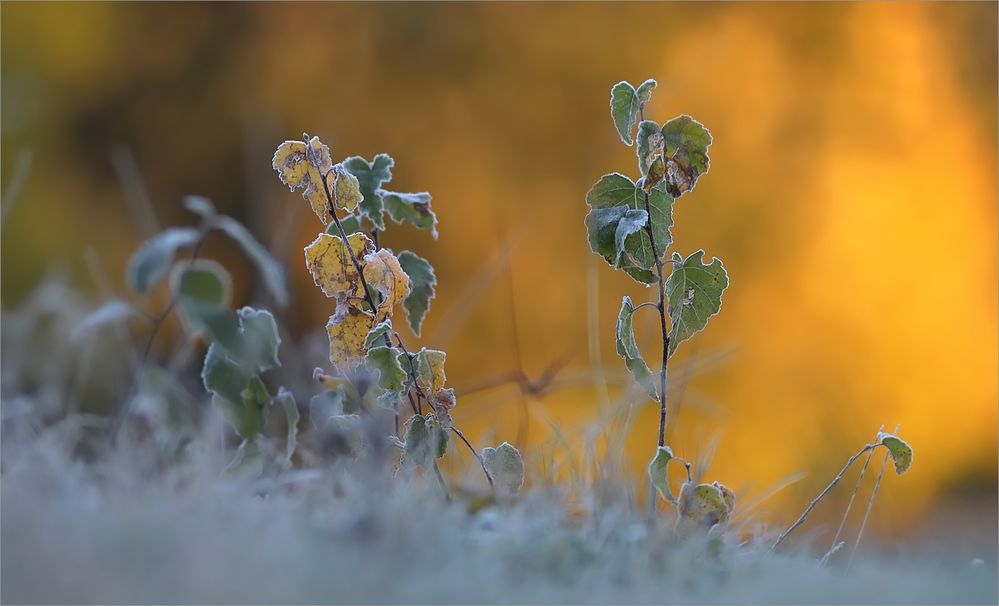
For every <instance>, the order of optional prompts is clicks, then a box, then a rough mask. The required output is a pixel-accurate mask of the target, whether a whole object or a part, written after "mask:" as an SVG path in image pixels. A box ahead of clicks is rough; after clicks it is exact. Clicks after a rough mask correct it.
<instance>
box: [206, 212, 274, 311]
mask: <svg viewBox="0 0 999 606" xmlns="http://www.w3.org/2000/svg"><path fill="white" fill-rule="evenodd" d="M215 227H217V228H218V229H220V230H222V231H223V232H225V234H226V235H227V236H229V237H230V238H232V239H233V240H235V241H236V244H238V245H239V247H240V248H242V249H243V252H244V253H245V254H246V256H247V257H248V258H249V259H250V261H252V262H253V264H254V265H256V266H257V271H259V272H260V277H261V278H263V282H264V286H265V287H266V288H267V291H268V292H270V293H271V296H272V297H274V301H275V302H277V304H278V305H279V306H280V307H285V306H286V305H288V301H289V298H290V296H289V294H288V286H287V285H286V282H285V276H284V269H282V267H281V264H280V263H278V262H277V260H276V259H275V258H274V257H273V256H271V254H270V253H269V252H267V249H266V248H264V246H263V245H262V244H261V243H260V242H258V241H257V239H256V238H254V237H253V234H251V233H250V230H248V229H246V227H244V226H243V224H242V223H240V222H239V221H237V220H235V219H233V218H232V217H224V216H223V217H218V218H217V219H216V220H215Z"/></svg>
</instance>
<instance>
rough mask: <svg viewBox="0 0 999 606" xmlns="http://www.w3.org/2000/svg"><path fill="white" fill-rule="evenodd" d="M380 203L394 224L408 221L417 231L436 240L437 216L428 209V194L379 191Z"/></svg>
mask: <svg viewBox="0 0 999 606" xmlns="http://www.w3.org/2000/svg"><path fill="white" fill-rule="evenodd" d="M379 193H380V194H381V196H382V202H383V203H384V205H385V210H386V211H388V214H389V216H390V217H392V220H393V221H395V222H396V223H402V222H404V221H408V222H410V223H412V224H413V226H414V227H416V228H418V229H425V230H427V231H429V232H430V235H431V236H433V238H434V240H436V239H437V215H435V214H434V211H433V210H431V209H430V200H431V198H430V194H428V193H427V192H419V193H415V194H400V193H397V192H394V191H384V190H383V191H381V192H379Z"/></svg>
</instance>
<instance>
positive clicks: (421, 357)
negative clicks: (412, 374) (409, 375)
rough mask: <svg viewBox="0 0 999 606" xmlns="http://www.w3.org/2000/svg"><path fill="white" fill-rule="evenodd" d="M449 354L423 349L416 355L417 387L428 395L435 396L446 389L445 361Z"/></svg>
mask: <svg viewBox="0 0 999 606" xmlns="http://www.w3.org/2000/svg"><path fill="white" fill-rule="evenodd" d="M445 359H447V354H446V353H444V352H443V351H439V350H436V349H426V348H424V349H421V350H420V353H418V354H416V386H417V387H419V388H420V390H422V391H423V393H425V394H427V395H428V396H429V395H430V394H435V393H437V392H438V391H440V390H441V389H442V388H443V387H444V382H445V381H446V380H447V376H446V375H445V374H444V360H445Z"/></svg>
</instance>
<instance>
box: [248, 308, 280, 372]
mask: <svg viewBox="0 0 999 606" xmlns="http://www.w3.org/2000/svg"><path fill="white" fill-rule="evenodd" d="M239 324H240V329H241V330H240V331H241V333H242V336H243V351H242V359H243V360H245V361H246V362H247V363H249V364H251V365H252V366H253V367H254V368H256V369H257V370H258V371H260V372H263V371H265V370H270V369H272V368H277V367H279V366H281V361H280V360H279V359H278V347H279V346H280V345H281V336H280V335H279V334H278V328H277V322H275V321H274V316H273V315H271V312H269V311H267V310H264V309H261V310H257V309H254V308H252V307H244V308H242V309H240V310H239Z"/></svg>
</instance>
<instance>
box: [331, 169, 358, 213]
mask: <svg viewBox="0 0 999 606" xmlns="http://www.w3.org/2000/svg"><path fill="white" fill-rule="evenodd" d="M333 189H334V191H336V204H337V206H338V207H340V208H342V209H343V210H345V211H347V212H349V213H352V212H354V209H356V208H357V205H358V204H360V203H361V199H362V195H361V184H360V182H359V181H358V180H357V177H355V176H354V175H352V174H350V173H348V172H347V171H345V170H343V168H342V167H341V168H339V169H338V170H337V172H336V180H335V181H334V182H333Z"/></svg>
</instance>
